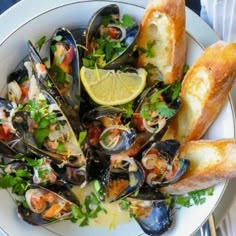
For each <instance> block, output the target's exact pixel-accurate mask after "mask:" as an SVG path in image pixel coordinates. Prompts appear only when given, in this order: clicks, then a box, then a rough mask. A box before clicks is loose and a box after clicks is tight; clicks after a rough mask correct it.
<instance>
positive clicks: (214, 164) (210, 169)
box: [161, 139, 236, 195]
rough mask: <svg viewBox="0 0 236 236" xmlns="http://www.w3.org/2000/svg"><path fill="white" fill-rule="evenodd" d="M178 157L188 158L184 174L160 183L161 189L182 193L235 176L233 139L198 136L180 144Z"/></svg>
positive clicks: (235, 161)
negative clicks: (169, 181) (175, 179)
mask: <svg viewBox="0 0 236 236" xmlns="http://www.w3.org/2000/svg"><path fill="white" fill-rule="evenodd" d="M179 157H180V158H185V159H189V160H190V167H189V169H188V171H187V172H186V174H185V175H184V176H183V177H182V178H181V179H180V180H179V181H178V182H176V183H174V184H171V185H168V186H166V187H162V188H161V191H162V192H163V193H170V194H176V195H177V194H185V193H188V192H191V191H195V190H200V189H205V188H208V187H211V186H214V185H216V184H218V183H220V182H221V181H223V180H225V179H231V178H233V177H236V139H221V140H216V141H211V140H199V141H191V142H188V143H185V144H182V145H181V147H180V151H179Z"/></svg>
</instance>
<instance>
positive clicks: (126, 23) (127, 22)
mask: <svg viewBox="0 0 236 236" xmlns="http://www.w3.org/2000/svg"><path fill="white" fill-rule="evenodd" d="M121 25H122V26H123V27H124V28H125V27H132V26H134V25H135V21H134V20H133V19H132V17H131V16H129V15H126V14H124V15H123V16H122V23H121Z"/></svg>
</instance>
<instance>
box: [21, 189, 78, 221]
mask: <svg viewBox="0 0 236 236" xmlns="http://www.w3.org/2000/svg"><path fill="white" fill-rule="evenodd" d="M25 199H26V202H27V205H28V206H29V208H26V207H24V205H23V204H20V205H19V206H18V216H19V217H20V218H21V219H23V220H24V221H26V222H27V223H29V224H32V225H44V224H49V223H53V222H57V221H61V220H65V219H70V218H71V216H72V210H71V206H72V205H73V204H74V203H73V202H71V201H69V200H67V199H65V198H63V197H61V196H60V195H58V194H57V193H55V192H53V191H51V190H49V189H46V188H44V187H41V186H38V185H32V186H31V187H30V188H29V189H28V190H27V191H26V193H25Z"/></svg>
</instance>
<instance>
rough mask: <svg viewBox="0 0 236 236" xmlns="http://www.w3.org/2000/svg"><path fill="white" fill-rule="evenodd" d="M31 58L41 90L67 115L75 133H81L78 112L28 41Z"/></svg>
mask: <svg viewBox="0 0 236 236" xmlns="http://www.w3.org/2000/svg"><path fill="white" fill-rule="evenodd" d="M28 47H29V57H30V59H31V61H32V63H33V65H34V66H33V73H34V74H35V78H36V80H37V82H38V83H39V87H40V89H41V90H44V91H47V92H48V93H49V94H50V95H51V96H52V97H53V98H54V100H55V101H56V102H57V104H58V106H60V108H61V110H62V111H63V113H64V114H67V119H68V121H69V122H70V124H71V127H72V128H73V130H74V132H76V133H79V132H80V131H81V125H80V120H79V117H78V114H77V112H76V111H75V110H74V109H72V107H70V105H69V104H68V103H67V101H66V100H65V97H64V96H63V95H62V94H61V93H60V90H59V89H58V87H57V85H56V84H55V83H54V81H53V80H52V79H51V77H50V75H49V73H48V71H47V68H46V66H45V64H44V63H43V60H42V59H41V57H40V55H39V54H38V52H37V50H36V48H35V47H34V46H33V44H32V42H31V41H28Z"/></svg>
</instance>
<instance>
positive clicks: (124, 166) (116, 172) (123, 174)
mask: <svg viewBox="0 0 236 236" xmlns="http://www.w3.org/2000/svg"><path fill="white" fill-rule="evenodd" d="M113 160H114V159H113ZM112 162H113V161H112ZM112 162H111V163H112ZM116 165H117V164H115V166H113V164H111V165H110V167H109V168H107V169H106V170H104V171H103V173H102V175H101V176H99V180H100V184H101V187H102V190H103V191H102V192H103V193H104V196H103V199H102V200H103V201H107V202H113V201H116V200H119V199H121V198H124V197H127V196H129V195H131V194H132V193H134V192H135V191H136V190H138V189H139V188H140V187H141V186H142V184H143V182H144V170H143V168H142V166H141V164H140V163H139V162H137V161H136V160H134V159H133V158H129V160H125V159H124V160H123V161H121V162H120V164H118V165H117V166H116Z"/></svg>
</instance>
